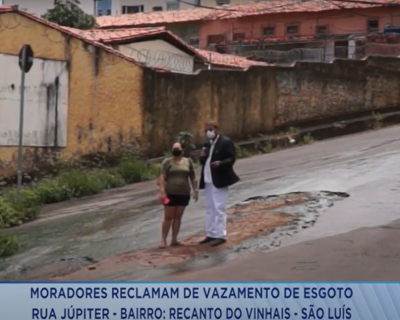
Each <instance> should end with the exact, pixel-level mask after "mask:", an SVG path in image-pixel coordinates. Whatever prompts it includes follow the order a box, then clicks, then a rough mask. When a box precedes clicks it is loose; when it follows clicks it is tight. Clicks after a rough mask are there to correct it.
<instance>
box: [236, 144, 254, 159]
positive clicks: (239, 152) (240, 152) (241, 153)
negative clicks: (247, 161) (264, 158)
mask: <svg viewBox="0 0 400 320" xmlns="http://www.w3.org/2000/svg"><path fill="white" fill-rule="evenodd" d="M235 147H236V158H237V159H243V158H249V157H251V156H252V154H251V152H250V151H249V150H247V149H246V148H242V147H240V146H238V145H236V146H235Z"/></svg>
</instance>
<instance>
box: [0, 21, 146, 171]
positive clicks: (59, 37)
mask: <svg viewBox="0 0 400 320" xmlns="http://www.w3.org/2000/svg"><path fill="white" fill-rule="evenodd" d="M68 38H69V37H66V36H65V34H62V33H60V32H59V31H57V30H54V29H51V28H49V27H47V26H45V25H42V24H40V23H38V22H36V21H33V20H30V19H28V18H26V17H24V16H21V15H19V14H16V13H5V14H1V24H0V39H1V41H0V53H4V54H15V55H17V54H18V52H19V50H20V48H21V46H22V45H23V44H30V45H31V46H32V48H33V50H34V53H35V57H38V58H45V59H53V60H64V61H70V72H69V107H68V118H67V119H68V125H67V128H68V133H67V135H68V136H67V147H66V148H63V149H59V150H57V151H59V152H61V155H62V156H64V157H67V158H70V157H76V156H81V155H87V154H94V153H96V152H109V151H110V150H115V149H118V148H120V147H121V145H123V146H125V147H126V145H128V146H132V145H137V141H139V139H140V137H141V136H142V111H141V110H142V109H141V108H142V101H141V96H142V95H141V93H142V69H141V68H140V67H138V66H136V65H134V64H133V63H130V62H128V61H125V60H124V59H121V58H118V57H116V56H114V55H112V54H110V53H108V52H105V51H102V50H101V51H99V50H97V54H93V53H91V52H95V51H94V48H93V47H92V46H89V47H88V46H87V45H84V43H83V42H82V41H80V40H78V39H76V38H70V39H68ZM95 56H97V57H98V59H95V58H94V57H95ZM96 61H97V63H96ZM96 66H97V67H96ZM96 70H97V72H96ZM15 72H19V69H17V68H16V69H15ZM0 116H1V115H0ZM16 130H18V128H16ZM16 151H17V148H16V147H3V146H0V177H1V175H4V176H6V175H9V174H12V173H15V165H16V154H17V153H16ZM55 151H56V150H55V149H54V148H53V149H51V148H25V150H24V158H25V159H24V163H25V166H26V167H27V169H31V168H32V167H34V166H35V167H37V166H39V165H40V164H41V163H44V162H46V161H45V160H46V159H48V158H52V157H53V155H54V153H55Z"/></svg>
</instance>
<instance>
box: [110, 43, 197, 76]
mask: <svg viewBox="0 0 400 320" xmlns="http://www.w3.org/2000/svg"><path fill="white" fill-rule="evenodd" d="M118 49H119V50H120V51H121V52H122V53H123V54H125V55H127V56H130V57H132V58H134V59H136V60H138V61H140V62H142V63H145V64H146V65H147V66H149V67H153V68H163V69H168V70H173V71H176V72H180V73H187V74H190V73H193V68H194V57H193V56H191V55H188V54H187V53H185V52H183V51H181V50H179V49H178V48H176V47H174V46H173V45H171V44H169V43H168V42H165V41H163V40H151V41H142V42H137V43H130V44H126V45H121V46H119V48H118Z"/></svg>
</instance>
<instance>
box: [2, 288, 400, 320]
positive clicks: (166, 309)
mask: <svg viewBox="0 0 400 320" xmlns="http://www.w3.org/2000/svg"><path fill="white" fill-rule="evenodd" d="M0 301H1V311H0V313H1V317H0V318H1V319H18V320H22V319H24V320H28V319H32V320H34V319H62V320H64V319H76V320H78V319H79V320H80V319H82V320H86V319H107V320H108V319H110V320H125V319H196V320H197V319H203V320H214V319H222V320H229V319H232V320H236V319H249V320H250V319H257V320H258V319H292V320H296V319H353V320H355V319H360V320H385V319H387V320H397V319H399V320H400V284H398V283H262V282H258V283H222V282H218V283H170V282H168V283H145V282H141V283H3V284H1V289H0Z"/></svg>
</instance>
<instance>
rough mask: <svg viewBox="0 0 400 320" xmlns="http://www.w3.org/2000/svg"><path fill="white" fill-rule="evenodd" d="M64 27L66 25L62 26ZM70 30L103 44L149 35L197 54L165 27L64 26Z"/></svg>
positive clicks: (144, 38) (139, 38)
mask: <svg viewBox="0 0 400 320" xmlns="http://www.w3.org/2000/svg"><path fill="white" fill-rule="evenodd" d="M62 28H66V27H62ZM66 29H68V30H69V31H71V32H74V33H76V34H79V35H81V36H82V37H85V38H87V39H89V40H91V41H98V42H101V43H104V44H109V45H110V44H117V43H121V42H129V41H130V40H131V41H133V40H146V39H149V38H151V37H157V38H160V39H163V40H166V41H167V42H170V43H171V44H172V45H175V46H176V47H178V48H180V49H181V50H182V51H185V52H187V53H189V54H191V55H193V56H194V55H197V52H196V50H195V48H194V47H192V46H190V45H189V44H188V43H186V42H185V41H183V40H182V39H181V38H179V37H178V36H176V35H175V34H173V33H172V32H170V31H168V30H166V29H165V27H159V28H134V29H97V30H79V29H74V28H66Z"/></svg>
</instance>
